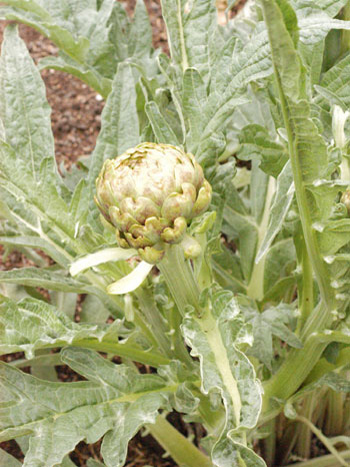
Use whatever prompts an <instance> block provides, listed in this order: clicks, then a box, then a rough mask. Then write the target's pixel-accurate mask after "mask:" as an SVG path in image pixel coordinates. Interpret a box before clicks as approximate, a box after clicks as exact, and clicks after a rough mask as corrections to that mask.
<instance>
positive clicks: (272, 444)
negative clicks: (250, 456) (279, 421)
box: [263, 418, 276, 467]
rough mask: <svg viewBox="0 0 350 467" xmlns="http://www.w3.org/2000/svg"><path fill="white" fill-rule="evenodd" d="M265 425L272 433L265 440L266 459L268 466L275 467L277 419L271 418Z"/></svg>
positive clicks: (264, 451)
mask: <svg viewBox="0 0 350 467" xmlns="http://www.w3.org/2000/svg"><path fill="white" fill-rule="evenodd" d="M265 426H266V428H268V429H269V431H270V434H269V436H268V437H267V438H264V440H263V453H264V460H265V462H266V464H267V466H268V467H273V466H274V465H275V456H276V419H275V418H274V419H272V420H270V421H269V422H268V423H267V424H266V425H265Z"/></svg>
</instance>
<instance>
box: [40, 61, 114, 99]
mask: <svg viewBox="0 0 350 467" xmlns="http://www.w3.org/2000/svg"><path fill="white" fill-rule="evenodd" d="M38 68H39V70H45V69H48V68H49V69H52V70H59V71H64V72H66V73H70V74H71V75H73V76H76V77H77V78H79V79H81V81H83V82H84V83H86V84H87V85H88V86H90V87H91V88H92V89H94V90H95V91H96V92H98V93H99V94H100V95H101V96H102V97H103V98H104V99H107V97H108V94H109V93H110V92H111V87H112V81H111V79H109V78H105V77H104V76H101V75H100V74H99V73H98V72H97V70H94V69H90V68H89V67H87V66H84V65H82V64H81V63H78V62H76V61H75V60H73V59H71V58H70V57H69V56H68V55H65V54H64V53H61V54H60V55H59V56H58V57H45V58H42V59H41V60H40V61H39V64H38Z"/></svg>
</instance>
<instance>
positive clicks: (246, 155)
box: [237, 124, 288, 177]
mask: <svg viewBox="0 0 350 467" xmlns="http://www.w3.org/2000/svg"><path fill="white" fill-rule="evenodd" d="M239 141H240V143H241V145H242V146H241V148H240V149H239V151H238V154H237V155H238V157H239V158H240V159H242V160H252V159H255V160H259V161H261V164H260V168H261V169H262V170H263V171H264V172H266V173H268V174H270V175H273V176H274V177H277V176H278V174H279V173H280V172H281V170H282V168H283V167H284V165H285V163H286V161H287V160H288V154H287V152H286V150H285V148H284V146H283V145H282V144H281V143H279V142H277V141H273V140H272V138H271V137H270V135H269V134H268V131H267V129H266V128H264V127H262V126H260V125H257V124H250V125H248V126H246V127H244V128H243V129H242V130H241V132H240V134H239Z"/></svg>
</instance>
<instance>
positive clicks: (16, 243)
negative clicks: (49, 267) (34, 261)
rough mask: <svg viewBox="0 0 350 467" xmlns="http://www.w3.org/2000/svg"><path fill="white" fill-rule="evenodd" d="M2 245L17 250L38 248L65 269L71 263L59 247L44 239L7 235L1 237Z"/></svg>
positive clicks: (0, 242)
mask: <svg viewBox="0 0 350 467" xmlns="http://www.w3.org/2000/svg"><path fill="white" fill-rule="evenodd" d="M0 244H1V245H6V246H11V247H14V248H16V249H20V248H21V247H29V248H36V249H39V250H42V251H44V252H45V253H47V254H48V255H49V256H50V257H51V258H52V259H53V260H54V261H56V263H58V264H59V265H61V266H63V267H67V266H68V264H69V262H68V259H67V257H66V256H65V255H64V254H63V253H62V251H61V250H60V248H59V247H56V245H55V244H54V243H53V242H49V241H47V240H45V239H44V238H40V237H34V236H30V235H28V236H24V235H7V236H0Z"/></svg>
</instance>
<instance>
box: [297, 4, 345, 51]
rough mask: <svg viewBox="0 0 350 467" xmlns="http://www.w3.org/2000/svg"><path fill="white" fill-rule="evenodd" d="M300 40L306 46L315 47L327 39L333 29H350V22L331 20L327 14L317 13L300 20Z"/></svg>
mask: <svg viewBox="0 0 350 467" xmlns="http://www.w3.org/2000/svg"><path fill="white" fill-rule="evenodd" d="M298 25H299V28H300V40H301V42H303V43H304V44H307V45H313V44H316V43H317V42H319V41H321V40H322V39H324V38H325V37H326V35H327V34H328V32H329V31H330V30H331V29H347V30H348V29H350V25H349V22H348V21H342V20H339V19H333V18H330V17H329V16H328V15H327V14H326V13H324V12H321V11H315V13H314V14H309V15H308V16H306V17H301V18H299V20H298Z"/></svg>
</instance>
